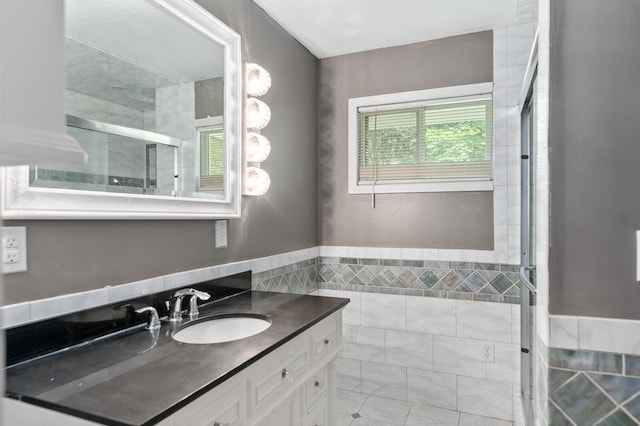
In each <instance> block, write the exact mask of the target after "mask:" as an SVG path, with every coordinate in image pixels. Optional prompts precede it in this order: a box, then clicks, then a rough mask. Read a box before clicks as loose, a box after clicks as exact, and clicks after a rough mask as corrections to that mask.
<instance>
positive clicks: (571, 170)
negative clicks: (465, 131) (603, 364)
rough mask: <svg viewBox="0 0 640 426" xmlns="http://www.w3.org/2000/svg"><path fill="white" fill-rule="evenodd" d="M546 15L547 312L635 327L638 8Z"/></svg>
mask: <svg viewBox="0 0 640 426" xmlns="http://www.w3.org/2000/svg"><path fill="white" fill-rule="evenodd" d="M551 7H552V10H551V19H552V22H551V24H552V27H551V28H552V29H551V46H552V49H551V87H550V103H549V105H550V133H549V136H550V138H549V144H550V159H551V230H550V234H551V240H550V242H551V249H550V258H549V267H550V284H549V286H550V304H549V310H550V312H551V313H552V314H563V315H585V316H597V317H615V318H630V319H640V309H638V301H639V300H640V283H637V282H636V279H635V274H636V270H635V268H636V265H635V255H636V249H635V235H634V232H635V230H636V229H640V167H639V166H638V161H639V160H640V139H639V138H638V135H639V134H640V119H639V118H640V26H639V25H638V21H639V20H640V3H639V2H636V1H628V0H612V1H609V2H607V4H606V7H602V2H601V1H598V0H562V1H554V2H551Z"/></svg>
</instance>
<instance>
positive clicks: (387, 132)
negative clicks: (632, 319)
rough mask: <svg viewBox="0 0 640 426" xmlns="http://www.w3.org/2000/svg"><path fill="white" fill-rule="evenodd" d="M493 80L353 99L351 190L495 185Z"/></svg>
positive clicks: (459, 188)
mask: <svg viewBox="0 0 640 426" xmlns="http://www.w3.org/2000/svg"><path fill="white" fill-rule="evenodd" d="M491 90H492V84H491V83H483V84H474V85H467V86H456V87H448V88H440V89H430V90H423V91H417V92H404V93H397V94H391V95H381V96H370V97H366V98H355V99H350V100H349V127H350V128H349V161H350V162H349V192H350V193H355V194H358V193H370V192H372V191H374V192H382V193H384V192H428V191H479V190H492V189H493V183H492V164H493V106H492V100H491Z"/></svg>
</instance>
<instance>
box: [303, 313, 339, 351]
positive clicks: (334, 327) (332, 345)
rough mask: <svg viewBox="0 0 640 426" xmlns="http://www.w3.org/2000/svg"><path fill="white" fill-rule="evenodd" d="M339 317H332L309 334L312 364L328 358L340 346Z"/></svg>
mask: <svg viewBox="0 0 640 426" xmlns="http://www.w3.org/2000/svg"><path fill="white" fill-rule="evenodd" d="M340 319H341V317H340V316H339V315H332V316H330V317H329V318H327V319H326V320H325V321H323V322H321V323H320V324H318V326H317V327H316V328H315V329H314V330H313V331H312V333H311V348H312V349H311V350H312V355H313V362H317V361H320V360H322V359H323V358H325V357H330V356H331V354H333V353H335V351H336V350H337V349H338V348H339V347H340V345H341V343H342V342H341V339H342V336H341V327H342V326H341V320H340Z"/></svg>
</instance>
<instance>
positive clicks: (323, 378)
mask: <svg viewBox="0 0 640 426" xmlns="http://www.w3.org/2000/svg"><path fill="white" fill-rule="evenodd" d="M326 390H327V367H326V366H325V367H322V368H321V369H320V370H318V371H317V372H315V373H314V374H313V376H311V378H310V379H308V380H307V381H306V382H305V384H304V385H303V387H302V405H301V408H302V414H303V415H304V414H305V412H306V411H307V410H309V408H310V407H311V406H312V405H313V404H314V403H315V402H316V401H317V400H318V399H319V398H320V397H321V396H322V395H324V394H325V392H326Z"/></svg>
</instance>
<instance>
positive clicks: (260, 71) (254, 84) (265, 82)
mask: <svg viewBox="0 0 640 426" xmlns="http://www.w3.org/2000/svg"><path fill="white" fill-rule="evenodd" d="M270 88H271V75H270V74H269V72H268V71H267V70H265V69H264V68H262V67H261V66H260V65H258V64H251V63H249V64H247V95H249V96H263V95H264V94H266V93H267V92H268V91H269V89H270Z"/></svg>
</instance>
